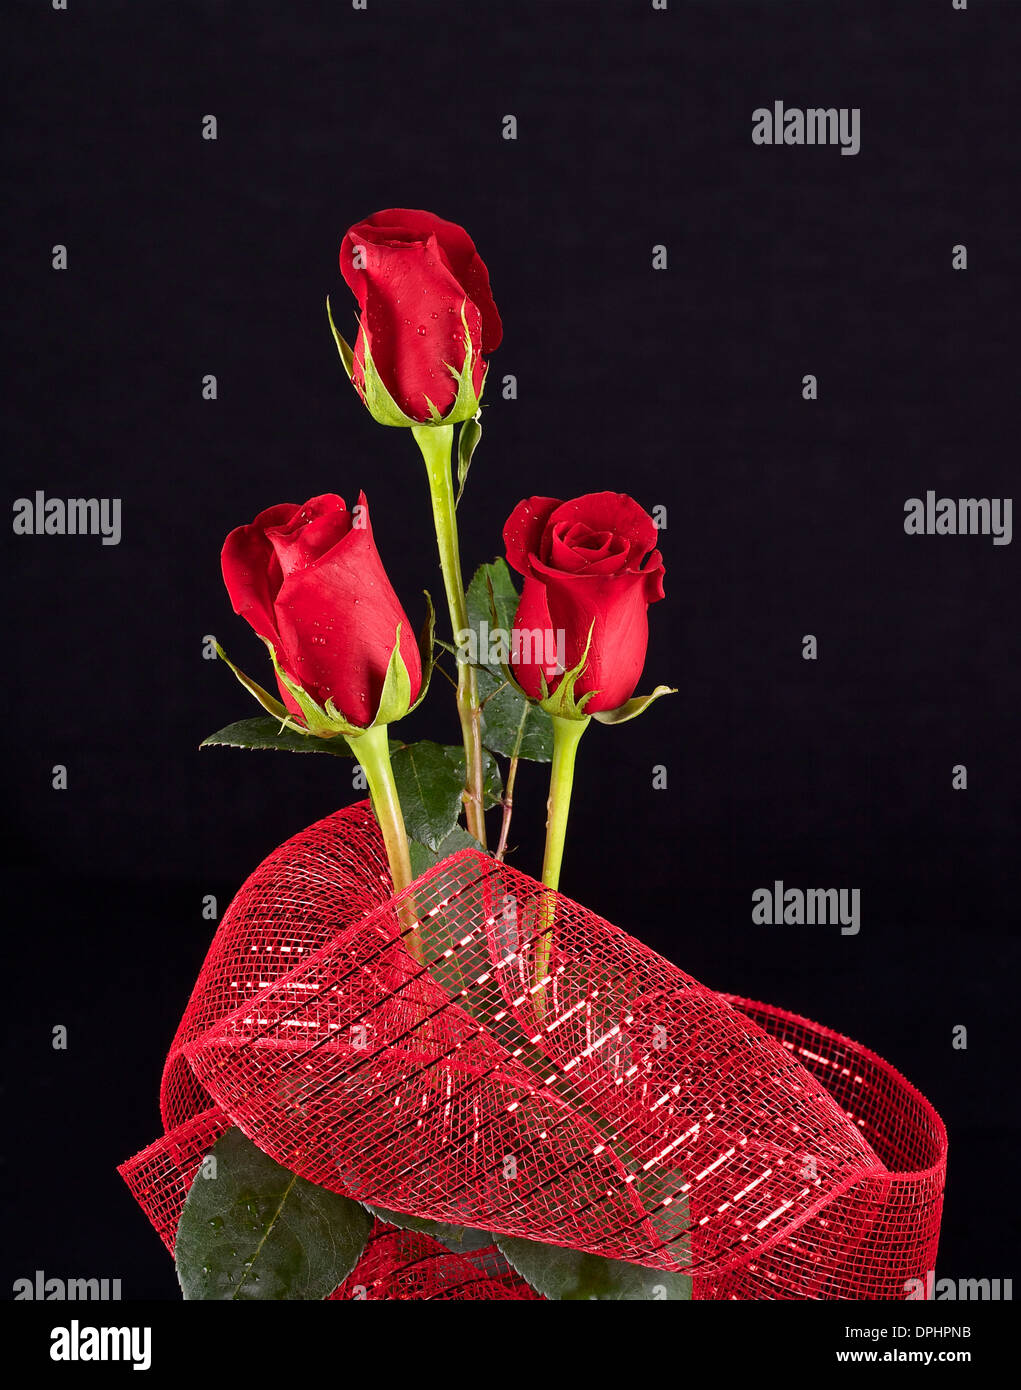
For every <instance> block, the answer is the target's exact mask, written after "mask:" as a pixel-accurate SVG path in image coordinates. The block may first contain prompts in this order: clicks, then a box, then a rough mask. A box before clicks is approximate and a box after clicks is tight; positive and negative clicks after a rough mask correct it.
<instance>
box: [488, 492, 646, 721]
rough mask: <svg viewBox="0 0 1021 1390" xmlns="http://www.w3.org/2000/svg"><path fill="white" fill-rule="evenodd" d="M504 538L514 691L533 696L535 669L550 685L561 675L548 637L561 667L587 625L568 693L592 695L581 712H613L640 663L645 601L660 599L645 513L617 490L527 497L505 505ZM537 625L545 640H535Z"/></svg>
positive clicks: (569, 664) (570, 662)
mask: <svg viewBox="0 0 1021 1390" xmlns="http://www.w3.org/2000/svg"><path fill="white" fill-rule="evenodd" d="M503 539H504V544H505V546H506V547H507V560H508V563H509V564H510V565H511V566H512V567H513V568H514V569H516V570H517V571H518V573H519V574H522V575H524V577H525V584H524V589H523V591H522V594H521V602H520V603H519V605H518V611H517V616H516V617H515V619H514V629H515V635H516V638H517V640H516V642H515V644H514V645H515V651H514V652H512V658H513V659H512V665H513V668H514V674H515V676H516V678H517V680H518V682H519V684H520V685H521V688H522V689H523V690H524V691H525V693H526V694H527V695H530V696H532V697H533V698H534V699H539V698H540V697H541V695H542V686H541V682H540V672H541V673H542V674H543V675H544V676H545V677H546V681H547V685H548V687H549V689H550V690H551V691H553V690H555V689H556V688H557V686H558V685H559V680H557V679H556V677H557V676H560V675H562V674H563V671H562V670H560V669H558V667H557V664H556V662H555V661H551V660H550V657H551V655H552V653H553V652H554V651H555V650H556V635H557V634H563V668H564V669H565V670H567V671H570V670H572V669H573V668H574V667H575V666H576V665H577V664H578V662H579V661H580V660H581V658H582V656H583V654H584V652H585V644H586V643H587V642H588V641H589V630H590V629H591V632H592V638H591V643H590V645H589V649H588V661H587V664H586V666H585V669H584V671H583V672H582V673H581V675H580V676H579V677H578V680H577V683H576V684H575V687H574V693H575V698H576V699H580V697H581V696H583V695H585V694H587V693H588V692H589V691H596V692H597V693H596V694H595V695H593V697H592V699H591V700H590V701H589V702H588V703H587V704H586V706H585V713H586V714H595V713H596V712H597V711H602V710H615V709H619V707H620V706H621V705H623V704H624V703H625V702H626V701H627V700H629V699H630V698H631V696H632V695H633V694H634V690H635V686H636V685H637V684H638V680H639V678H640V676H641V674H642V667H643V666H644V665H645V652H646V648H647V646H648V642H649V624H648V620H647V610H648V607H649V604H650V603H655V602H656V601H657V599H661V598H662V597H663V557H662V556H661V555H660V553H659V551H658V550H656V549H655V545H656V539H657V533H656V527H655V524H654V523H653V520H652V518H651V517H650V516H649V515H648V513H647V512H645V511H643V510H642V508H641V507H640V506H639V505H638V503H637V502H636V501H634V499H633V498H631V497H627V496H625V495H624V493H621V492H590V493H587V494H586V495H585V496H584V497H576V498H575V499H574V500H573V501H572V502H559V501H557V499H556V498H553V497H529V498H526V499H525V501H524V502H519V503H518V505H517V506H516V507H515V508H514V511H513V512H512V513H511V515H510V518H509V519H508V521H507V524H506V526H505V527H504V528H503ZM650 552H651V553H650ZM540 632H541V633H542V634H543V640H544V641H545V646H543V645H541V644H540V642H539V641H537V640H536V639H537V638H538V635H539V633H540ZM546 634H549V635H548V637H547V636H546Z"/></svg>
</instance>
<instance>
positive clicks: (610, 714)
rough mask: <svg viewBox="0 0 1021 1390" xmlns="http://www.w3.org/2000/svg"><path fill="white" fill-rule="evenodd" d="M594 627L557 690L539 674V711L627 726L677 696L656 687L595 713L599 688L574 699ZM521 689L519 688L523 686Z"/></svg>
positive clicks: (507, 671) (667, 688)
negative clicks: (660, 702) (594, 700)
mask: <svg viewBox="0 0 1021 1390" xmlns="http://www.w3.org/2000/svg"><path fill="white" fill-rule="evenodd" d="M490 600H491V601H493V597H492V592H490ZM494 611H495V610H494ZM594 627H595V623H593V624H592V626H591V627H590V628H589V631H588V639H587V640H586V642H585V650H584V651H583V652H582V654H581V660H580V661H579V662H578V664H577V666H574V667H572V668H571V670H570V671H567V672H565V674H564V676H563V677H562V679H561V681H560V684H559V685H558V686H557V688H556V690H554V691H553V692H552V693H551V692H550V689H549V686H548V685H547V683H546V677H545V675H544V674H543V673H542V672H540V673H539V680H540V681H541V682H542V698H541V699H539V700H535V701H533V703H534V704H537V705H538V706H539V707H540V709H544V710H545V711H546V713H547V714H549V715H552V716H553V717H554V718H556V719H584V720H585V721H586V722H587V721H588V720H589V719H597V720H598V721H599V723H600V724H626V723H627V722H628V721H629V720H631V719H637V718H638V716H639V715H640V714H644V713H645V711H646V710H647V709H648V708H649V706H650V705H651V704H652V703H653V701H654V700H658V699H659V698H660V696H661V695H676V694H677V691H676V689H675V688H674V687H673V686H669V685H657V686H656V689H655V690H654V691H653V692H652V693H651V694H650V695H635V696H633V697H632V698H631V699H630V700H627V701H625V703H624V704H622V705H619V706H618V707H617V709H605V710H592V711H591V712H590V711H589V710H588V709H587V708H586V707H587V706H588V704H589V702H590V701H591V700H592V698H593V697H594V696H595V695H598V693H599V691H598V689H597V690H588V691H586V692H585V694H584V695H582V697H581V698H580V699H578V698H577V697H576V696H575V693H574V691H575V686H576V684H577V682H578V679H579V677H580V676H581V675H582V674H583V672H584V670H585V668H586V666H587V665H588V654H589V648H590V647H591V645H592V631H593V628H594ZM504 674H505V676H506V678H507V679H508V680H509V681H511V682H512V683H513V684H514V685H517V682H516V681H514V678H513V674H512V673H511V671H510V668H509V667H504ZM518 688H519V689H520V687H518ZM522 693H524V692H522ZM529 698H530V697H529Z"/></svg>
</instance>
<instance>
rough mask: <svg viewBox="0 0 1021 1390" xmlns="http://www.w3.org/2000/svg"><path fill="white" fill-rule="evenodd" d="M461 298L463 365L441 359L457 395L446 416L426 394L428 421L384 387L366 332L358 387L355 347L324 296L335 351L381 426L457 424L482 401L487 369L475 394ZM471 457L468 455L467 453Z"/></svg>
mask: <svg viewBox="0 0 1021 1390" xmlns="http://www.w3.org/2000/svg"><path fill="white" fill-rule="evenodd" d="M465 304H467V300H464V301H463V302H462V304H461V323H462V325H463V326H464V366H463V367H462V368H461V370H460V371H458V370H457V369H456V368H455V367H452V366H451V365H450V363H449V362H444V364H443V365H444V366H445V367H446V369H447V371H448V372H449V373H450V375H451V376H452V377H453V378H454V380H455V381H456V382H457V395H456V396H455V397H454V403H453V405H451V407H450V409H449V410H448V411H447V413H446V415H441V414H440V412H439V411H438V410H437V409H436V407H435V405H433V403H432V401H431V400H430V399H429V397H428V396H426V398H425V401H426V404H427V405H428V407H429V414H430V418H429V419H428V420H415V419H414V418H413V417H412V416H410V415H406V414H405V413H404V411H403V410H402V409H401V408H400V406H399V405H398V404H397V402H396V401H395V400H394V398H393V396H391V394H390V392H389V391H388V390H387V388H386V385H385V383H384V381H383V378H382V377H381V376H380V375H379V372H378V370H377V368H376V364H375V362H374V361H373V357H372V351H371V349H370V348H369V340H368V335H367V334H364V333H363V335H362V352H363V361H362V378H363V385H362V386H361V387H359V386H358V385H357V383H356V382H355V378H354V368H355V359H354V349H353V348H352V347H351V345H350V343H348V342H347V341H346V340H345V339H344V338H343V337H342V335H341V334H340V333H339V332H338V330H337V325H336V324H335V323H334V321H333V310H332V309H331V307H330V297H329V295H327V296H326V317H327V318H328V319H329V321H330V330H331V332H332V333H333V340H334V342H335V343H336V344H337V351H338V352H339V354H340V360H341V362H342V363H343V366H344V371H345V372H346V373H347V376H348V380H349V381H350V382H351V384H352V386H354V388H355V390H356V391H357V392H358V394H359V396H360V397H361V399H362V403H363V404H364V406H365V408H366V409H367V410H368V412H369V414H370V415H371V416H372V418H373V419H374V420H376V421H377V422H378V423H379V424H381V425H394V426H400V427H402V428H405V429H410V428H412V427H413V426H415V425H456V424H458V423H459V422H461V421H464V420H471V419H473V418H474V417H475V416H476V415H477V414H478V411H479V407H480V405H481V403H482V392H483V390H484V389H485V385H486V376H487V374H488V372H489V366H488V364H487V365H486V366H485V367H484V369H483V373H482V385H481V386H480V387H479V391H478V394H477V395H476V393H475V384H474V378H473V369H474V365H475V350H474V348H473V347H472V340H471V330H470V329H469V327H468V319H467V316H466V314H465ZM469 458H470V454H469Z"/></svg>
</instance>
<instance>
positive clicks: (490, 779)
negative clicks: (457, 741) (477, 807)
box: [443, 745, 503, 811]
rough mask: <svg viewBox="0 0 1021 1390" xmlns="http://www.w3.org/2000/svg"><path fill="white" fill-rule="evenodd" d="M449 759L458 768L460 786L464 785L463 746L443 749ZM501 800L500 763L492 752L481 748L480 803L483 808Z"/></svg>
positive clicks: (497, 804)
mask: <svg viewBox="0 0 1021 1390" xmlns="http://www.w3.org/2000/svg"><path fill="white" fill-rule="evenodd" d="M443 751H444V752H445V753H446V755H447V757H448V758H449V759H450V761H451V762H452V763H453V764H454V766H455V767H456V768H457V769H458V776H459V777H460V778H461V786H462V787H463V786H464V782H465V777H466V775H467V774H466V772H465V768H466V763H465V757H464V749H463V748H455V747H454V746H453V745H451V746H449V747H447V748H444V750H443ZM502 800H503V778H502V776H501V775H500V764H499V763H498V762H497V761H496V759H495V758H494V757H493V755H492V753H488V752H487V751H486V750H485V749H483V750H482V805H483V807H484V808H485V810H487V811H488V810H489V808H490V807H491V806H499V804H500V802H501V801H502Z"/></svg>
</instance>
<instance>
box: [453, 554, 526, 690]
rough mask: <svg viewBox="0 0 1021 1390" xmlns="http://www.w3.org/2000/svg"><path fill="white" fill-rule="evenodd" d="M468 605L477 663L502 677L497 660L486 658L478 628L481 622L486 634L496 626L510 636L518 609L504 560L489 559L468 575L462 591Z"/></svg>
mask: <svg viewBox="0 0 1021 1390" xmlns="http://www.w3.org/2000/svg"><path fill="white" fill-rule="evenodd" d="M465 599H466V601H467V606H468V623H469V625H470V626H471V628H472V630H473V631H474V633H475V640H476V644H477V645H476V650H477V653H478V665H479V666H488V668H489V670H491V671H492V672H493V674H494V675H499V676H500V677H501V679H502V667H501V665H500V663H499V661H488V660H486V657H487V656H488V649H489V643H488V642H487V643H482V642H481V641H480V627H481V624H482V623H483V621H484V622H485V624H486V627H487V629H488V631H489V632H490V633H492V632H493V630H494V628H500V629H501V630H502V631H503V632H506V633H507V634H508V637H509V636H510V633H511V632H512V630H513V628H514V615H515V613H516V612H517V611H518V591H517V589H516V588H515V587H514V580H513V579H512V578H511V572H510V570H509V569H508V568H507V562H506V561H505V560H493V561H492V563H491V564H488V565H480V566H479V567H478V569H477V570H476V571H475V573H474V575H473V576H472V581H471V583H470V584H469V585H468V592H467V593H466V594H465Z"/></svg>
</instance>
